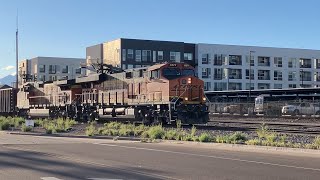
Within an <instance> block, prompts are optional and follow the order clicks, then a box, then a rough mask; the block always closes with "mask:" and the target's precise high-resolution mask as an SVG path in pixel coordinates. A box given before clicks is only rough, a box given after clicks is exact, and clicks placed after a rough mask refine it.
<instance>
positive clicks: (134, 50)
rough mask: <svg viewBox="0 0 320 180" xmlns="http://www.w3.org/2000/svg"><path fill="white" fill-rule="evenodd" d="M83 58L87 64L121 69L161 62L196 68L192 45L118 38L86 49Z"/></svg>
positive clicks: (193, 45) (193, 46)
mask: <svg viewBox="0 0 320 180" xmlns="http://www.w3.org/2000/svg"><path fill="white" fill-rule="evenodd" d="M86 56H87V59H86V60H87V65H90V64H92V63H96V62H99V63H101V62H103V63H105V64H112V65H114V66H117V67H121V68H122V69H131V68H138V67H145V66H150V65H153V64H156V63H162V62H186V63H188V64H190V65H192V66H195V65H196V61H195V44H190V43H184V42H173V41H155V40H141V39H125V38H120V39H116V40H113V41H108V42H104V43H101V44H97V45H94V46H90V47H87V48H86ZM87 73H89V72H87Z"/></svg>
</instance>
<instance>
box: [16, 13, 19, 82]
mask: <svg viewBox="0 0 320 180" xmlns="http://www.w3.org/2000/svg"><path fill="white" fill-rule="evenodd" d="M18 33H19V31H18V11H17V30H16V88H18V85H19V83H18V80H19V78H18V63H19V62H18V61H19V53H18V50H19V49H18V48H19V46H18Z"/></svg>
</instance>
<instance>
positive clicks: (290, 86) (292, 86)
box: [289, 84, 297, 88]
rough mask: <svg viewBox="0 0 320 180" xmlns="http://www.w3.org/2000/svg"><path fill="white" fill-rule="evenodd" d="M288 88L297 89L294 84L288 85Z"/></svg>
mask: <svg viewBox="0 0 320 180" xmlns="http://www.w3.org/2000/svg"><path fill="white" fill-rule="evenodd" d="M289 88H297V85H296V84H289Z"/></svg>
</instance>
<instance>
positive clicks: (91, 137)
mask: <svg viewBox="0 0 320 180" xmlns="http://www.w3.org/2000/svg"><path fill="white" fill-rule="evenodd" d="M0 133H1V131H0ZM3 133H6V134H12V135H26V136H39V137H66V138H82V139H108V140H110V139H111V140H113V139H115V138H117V140H125V141H140V140H141V139H140V138H135V137H120V136H85V135H64V134H39V133H23V132H5V131H3Z"/></svg>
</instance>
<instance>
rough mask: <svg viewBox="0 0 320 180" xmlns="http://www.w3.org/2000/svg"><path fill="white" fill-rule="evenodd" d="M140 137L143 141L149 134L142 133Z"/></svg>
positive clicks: (146, 132)
mask: <svg viewBox="0 0 320 180" xmlns="http://www.w3.org/2000/svg"><path fill="white" fill-rule="evenodd" d="M140 137H141V138H143V139H146V138H149V132H148V131H143V132H142V134H141V136H140Z"/></svg>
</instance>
